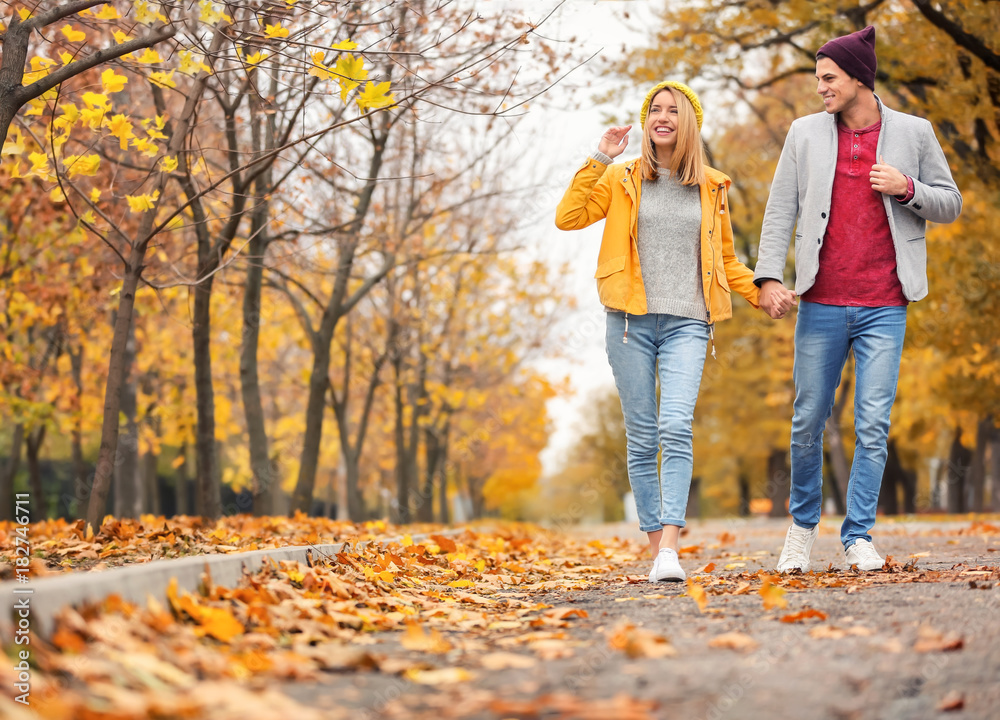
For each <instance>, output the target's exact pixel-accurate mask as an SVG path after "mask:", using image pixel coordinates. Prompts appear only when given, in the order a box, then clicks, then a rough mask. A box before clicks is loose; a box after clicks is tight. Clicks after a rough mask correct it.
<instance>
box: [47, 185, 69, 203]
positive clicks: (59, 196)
mask: <svg viewBox="0 0 1000 720" xmlns="http://www.w3.org/2000/svg"><path fill="white" fill-rule="evenodd" d="M49 200H51V201H52V202H54V203H61V202H66V194H65V193H64V192H63V191H62V188H61V187H59V186H58V185H56V186H55V187H54V188H52V192H50V193H49Z"/></svg>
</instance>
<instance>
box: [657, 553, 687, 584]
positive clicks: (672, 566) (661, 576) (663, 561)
mask: <svg viewBox="0 0 1000 720" xmlns="http://www.w3.org/2000/svg"><path fill="white" fill-rule="evenodd" d="M654 577H655V578H656V579H657V580H658V581H663V580H666V581H667V582H683V581H684V580H685V579H687V575H685V574H684V569H683V568H682V567H681V563H680V560H679V559H678V558H677V551H676V550H674V549H673V548H661V549H660V552H659V553H657V555H656V561H655V562H654V563H653V570H652V572H650V574H649V579H650V580H652V579H653V578H654Z"/></svg>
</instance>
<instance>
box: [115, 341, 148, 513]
mask: <svg viewBox="0 0 1000 720" xmlns="http://www.w3.org/2000/svg"><path fill="white" fill-rule="evenodd" d="M134 367H135V324H134V323H133V324H131V325H130V326H129V333H128V340H126V342H125V368H124V371H123V372H124V378H123V380H122V400H121V413H122V414H123V415H124V416H125V433H124V434H122V435H120V436H119V441H118V455H117V458H116V462H115V503H114V514H115V517H117V518H137V517H139V514H140V512H141V506H142V494H141V493H140V492H139V487H140V486H141V483H142V478H141V477H140V474H139V426H138V425H137V424H136V421H135V419H136V414H137V413H138V408H137V407H136V384H135V374H134V373H133V368H134Z"/></svg>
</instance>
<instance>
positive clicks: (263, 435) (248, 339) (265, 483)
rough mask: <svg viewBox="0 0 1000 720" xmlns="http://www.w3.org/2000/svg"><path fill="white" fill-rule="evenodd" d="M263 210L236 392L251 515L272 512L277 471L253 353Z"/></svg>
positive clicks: (255, 227)
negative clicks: (246, 446)
mask: <svg viewBox="0 0 1000 720" xmlns="http://www.w3.org/2000/svg"><path fill="white" fill-rule="evenodd" d="M259 202H260V203H261V205H262V206H263V209H261V208H260V207H258V208H256V209H255V210H254V213H253V222H252V223H251V226H252V227H251V232H252V233H254V234H253V236H252V239H251V240H250V246H249V252H250V256H249V258H248V260H249V262H248V266H247V274H246V282H245V285H244V293H243V342H242V346H241V348H240V389H241V391H242V393H243V414H244V415H245V417H246V423H247V434H248V436H249V440H250V468H251V470H252V471H253V476H254V506H253V512H254V514H255V515H270V514H271V513H273V512H274V486H275V485H276V484H277V482H278V477H277V475H278V474H277V468H276V467H274V464H273V463H272V461H271V457H270V452H269V450H268V440H267V428H266V427H265V424H264V405H263V402H262V401H261V395H260V377H259V370H258V363H257V353H258V348H259V342H260V309H261V284H262V281H263V273H264V254H265V252H266V251H267V238H266V236H265V225H266V222H267V213H268V210H267V205H266V203H264V201H262V200H259Z"/></svg>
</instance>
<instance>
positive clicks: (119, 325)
mask: <svg viewBox="0 0 1000 720" xmlns="http://www.w3.org/2000/svg"><path fill="white" fill-rule="evenodd" d="M158 189H159V190H161V191H162V187H161V188H158ZM146 216H148V217H144V219H143V224H142V227H141V228H140V231H139V235H138V237H146V236H148V234H149V232H150V230H151V229H152V222H153V220H152V216H153V213H146ZM147 245H148V239H146V240H143V241H141V242H139V243H136V246H135V247H134V248H133V249H132V252H131V254H130V256H129V261H128V264H127V265H126V266H125V273H124V277H123V278H122V289H121V291H120V292H119V293H118V310H117V316H116V319H115V332H114V335H113V337H112V340H111V352H110V355H109V358H108V380H107V384H106V385H105V389H104V419H103V423H102V425H101V449H100V452H99V454H98V456H97V467H96V469H95V471H94V486H93V489H92V490H91V493H90V502H89V503H88V506H87V523H88V524H89V525H90V526H91V527H93V528H94V531H95V532H96V531H97V530H98V529H99V528H100V521H101V518H102V517H103V515H104V512H105V510H106V508H107V503H108V491H109V490H110V488H111V479H112V475H113V473H114V465H115V457H116V453H117V451H118V413H119V411H120V410H121V392H122V382H123V380H124V377H125V345H126V343H127V342H128V336H129V328H130V326H131V325H132V310H133V308H134V307H135V290H136V287H137V286H138V284H139V273H140V272H141V271H142V261H143V258H144V257H145V255H146V247H147Z"/></svg>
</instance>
